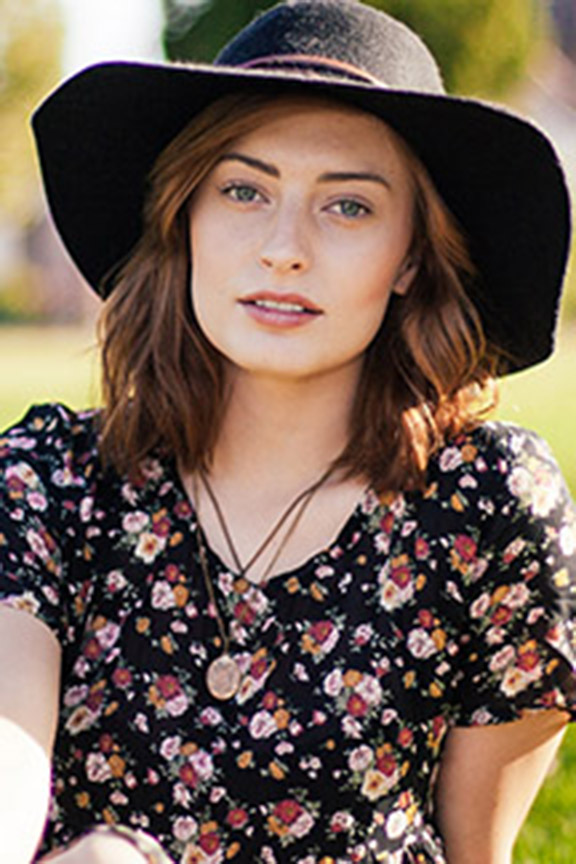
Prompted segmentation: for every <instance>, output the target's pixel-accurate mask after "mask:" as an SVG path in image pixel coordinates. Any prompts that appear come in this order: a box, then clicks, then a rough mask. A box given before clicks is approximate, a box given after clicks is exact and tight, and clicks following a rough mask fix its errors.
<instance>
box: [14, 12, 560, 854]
mask: <svg viewBox="0 0 576 864" xmlns="http://www.w3.org/2000/svg"><path fill="white" fill-rule="evenodd" d="M35 128H36V133H37V138H38V143H39V149H40V155H41V161H42V165H43V171H44V179H45V184H46V189H47V193H48V198H49V201H50V204H51V207H52V211H53V214H54V217H55V220H56V224H57V225H58V228H59V230H60V232H61V235H62V237H63V239H64V242H65V243H66V245H67V247H68V250H69V251H70V253H71V254H72V256H73V258H74V260H75V261H76V263H77V265H78V266H79V268H80V270H81V271H82V272H83V273H84V275H85V276H86V277H87V278H88V280H89V281H90V282H91V284H92V285H93V286H94V287H95V288H96V289H97V290H98V291H99V292H100V293H101V294H102V295H105V296H106V297H107V299H106V302H105V304H104V307H103V313H102V320H101V334H102V348H103V351H102V356H103V370H104V396H105V407H104V409H103V411H102V412H87V413H83V414H80V415H78V414H73V413H72V412H70V411H69V410H68V409H66V408H64V407H62V406H44V407H40V408H37V409H33V410H32V411H31V412H30V413H29V414H28V415H27V417H26V418H25V419H24V420H23V421H22V423H21V424H19V425H18V427H15V428H14V429H12V430H10V431H9V432H8V433H7V434H6V435H5V437H4V438H3V439H2V445H1V446H2V452H3V454H4V458H3V468H4V471H3V493H4V507H3V517H2V528H1V530H2V532H3V543H2V545H1V546H0V552H1V554H2V559H1V560H2V571H1V574H2V575H1V581H0V590H1V596H2V598H3V599H2V608H1V609H0V613H1V620H2V629H1V631H0V641H1V644H2V651H3V655H2V656H3V657H4V658H5V659H6V658H8V661H9V662H6V663H5V664H4V667H3V669H2V683H3V686H2V688H0V709H1V710H0V714H1V715H2V717H3V721H2V726H1V727H0V728H1V729H2V748H3V750H2V752H3V753H5V754H8V753H10V754H11V757H12V762H13V764H14V766H15V767H14V769H13V771H12V773H11V774H9V773H7V772H5V771H3V773H2V777H3V778H4V777H9V779H8V780H3V781H1V782H2V786H3V788H2V792H1V795H2V796H3V798H2V800H3V803H4V806H3V807H0V813H1V814H2V815H1V816H0V819H1V820H2V821H1V822H0V825H1V836H2V838H3V839H2V843H3V848H4V849H9V850H11V851H10V854H11V858H10V859H9V860H10V864H12V862H14V864H20V862H28V861H29V860H31V859H32V858H34V856H35V855H36V858H34V860H50V861H52V862H57V864H76V862H80V861H81V862H83V864H91V862H98V861H103V860H106V862H107V864H109V862H114V864H131V862H133V864H138V862H142V861H145V860H148V861H166V860H168V856H170V858H171V859H172V860H173V861H177V862H179V861H181V862H186V864H191V862H209V864H216V862H220V861H224V860H227V859H231V860H233V859H235V860H237V861H239V862H240V861H241V862H248V861H251V862H252V861H262V862H299V864H316V862H325V864H326V862H331V861H337V862H363V861H372V860H380V861H387V862H435V864H443V862H449V864H461V862H464V861H465V862H467V864H471V862H472V864H473V862H482V864H505V862H509V861H510V855H511V850H512V846H513V843H514V838H515V836H516V834H517V832H518V830H519V827H520V825H521V823H522V821H523V819H524V817H525V815H526V812H527V811H528V809H529V806H530V804H531V801H532V800H533V798H534V796H535V794H536V791H537V789H538V787H539V785H540V783H541V782H542V779H543V777H544V775H545V772H546V770H547V767H548V765H549V763H550V760H551V758H552V756H553V754H554V752H555V750H556V748H557V746H558V743H559V740H560V737H561V734H562V731H563V728H564V726H565V723H566V721H567V720H568V719H570V717H571V716H574V714H575V713H576V712H575V711H574V701H575V695H574V694H575V686H574V684H575V677H574V646H573V641H572V642H571V639H573V635H572V634H573V626H574V599H573V596H574V587H573V586H574V550H575V545H576V544H575V543H574V524H575V517H574V513H573V510H572V509H571V505H570V501H569V498H568V496H567V494H566V492H565V489H564V486H563V484H562V481H561V478H560V476H559V472H558V469H557V467H556V466H555V463H554V462H553V460H552V459H551V457H550V455H549V453H548V451H547V449H546V447H545V445H543V443H542V442H541V441H540V440H539V439H538V438H536V436H534V435H533V434H531V433H528V432H526V431H525V430H521V429H518V428H515V427H510V426H506V425H503V424H496V423H485V422H482V419H481V418H482V416H483V413H484V412H485V411H486V410H487V408H489V407H490V405H491V404H492V402H493V390H494V387H493V376H494V375H495V374H499V373H501V372H503V371H505V370H511V369H519V368H523V367H527V366H530V365H533V364H534V363H536V362H538V361H540V360H542V359H544V357H546V356H547V355H548V354H549V353H550V352H551V350H552V338H553V329H554V319H555V315H556V310H557V303H558V296H559V292H560V284H561V281H562V274H563V270H564V266H565V261H566V254H567V245H568V215H567V198H566V192H565V186H564V181H563V178H562V174H561V171H560V169H559V168H558V165H557V163H556V158H555V155H554V152H553V150H552V149H551V147H550V145H549V143H548V142H547V140H546V139H545V138H544V137H543V136H542V134H541V133H539V132H538V131H536V130H535V129H534V128H533V127H531V126H530V125H529V124H527V123H526V122H525V121H522V120H519V119H517V118H514V117H511V116H509V115H508V114H505V113H504V112H500V111H497V110H495V109H493V108H488V107H486V106H483V105H481V104H480V103H476V102H467V101H461V100H455V99H452V98H449V97H446V96H445V95H443V93H442V88H441V84H440V79H439V76H438V72H437V69H436V66H435V64H434V61H433V59H432V58H431V56H430V54H429V52H428V51H427V49H426V48H425V47H424V46H423V44H422V43H421V42H420V40H419V39H418V38H417V37H416V36H414V34H413V33H411V32H410V31H409V30H407V29H406V28H405V27H404V26H403V25H401V24H399V23H398V22H396V21H394V20H393V19H390V18H389V17H387V16H385V15H383V14H382V13H379V12H376V11H374V10H372V9H370V8H369V7H366V6H364V5H362V4H360V3H357V2H348V0H346V2H335V0H320V2H314V3H312V2H309V0H297V2H291V3H283V4H280V5H279V6H277V7H275V8H274V9H272V10H270V11H268V12H267V13H265V14H264V15H263V16H261V17H260V18H259V19H257V20H256V21H255V22H253V23H252V24H251V25H250V26H249V27H247V28H246V29H245V30H244V31H242V33H240V34H239V35H238V37H237V38H236V39H235V40H234V41H233V42H232V43H231V44H230V45H229V46H228V47H227V48H226V49H224V52H223V53H222V55H221V56H220V58H219V59H218V61H217V63H216V65H214V66H211V67H196V66H191V67H160V66H158V67H156V66H149V65H138V64H136V65H133V64H109V65H104V66H100V67H95V68H94V69H92V70H88V71H86V72H85V73H81V74H80V75H78V76H76V77H75V78H74V79H72V80H71V81H70V82H68V83H67V84H65V85H64V86H63V87H62V88H60V90H58V91H57V92H56V93H55V94H54V95H53V96H52V97H50V98H49V99H48V100H47V102H46V103H45V104H44V105H43V106H42V107H41V108H40V110H39V112H38V114H37V115H36V119H35ZM23 612H28V613H33V614H23ZM3 758H4V759H5V761H7V756H6V757H3ZM50 760H52V761H53V794H52V800H51V804H50V809H49V815H48V821H47V826H46V829H45V832H44V840H43V841H42V844H41V846H40V847H39V850H37V851H36V852H35V850H36V847H37V844H38V842H39V840H40V837H41V834H42V826H43V822H44V819H45V814H46V811H47V808H48V799H49V791H50V789H49V763H50ZM12 814H17V815H18V821H17V820H16V818H12ZM23 814H25V816H26V818H27V819H28V824H27V826H26V830H25V831H23V830H22V818H23Z"/></svg>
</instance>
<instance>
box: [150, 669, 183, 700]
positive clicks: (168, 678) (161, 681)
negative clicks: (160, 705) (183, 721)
mask: <svg viewBox="0 0 576 864" xmlns="http://www.w3.org/2000/svg"><path fill="white" fill-rule="evenodd" d="M156 686H157V688H158V690H159V691H160V695H161V696H162V697H163V698H164V699H174V697H175V696H179V695H180V693H181V692H182V689H181V687H180V682H179V681H178V679H177V678H174V676H173V675H160V676H159V677H158V678H157V679H156Z"/></svg>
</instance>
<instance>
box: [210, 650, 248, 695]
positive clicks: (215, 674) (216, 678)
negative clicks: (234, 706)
mask: <svg viewBox="0 0 576 864" xmlns="http://www.w3.org/2000/svg"><path fill="white" fill-rule="evenodd" d="M241 681H242V673H241V672H240V668H239V666H238V663H237V662H236V660H234V658H233V657H231V656H230V655H229V654H222V656H221V657H217V658H216V660H213V661H212V662H211V663H210V665H209V666H208V669H207V671H206V686H207V687H208V690H209V691H210V693H211V695H212V696H214V698H215V699H221V700H224V699H232V697H233V696H235V695H236V693H237V692H238V690H239V689H240V683H241Z"/></svg>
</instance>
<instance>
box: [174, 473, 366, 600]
mask: <svg viewBox="0 0 576 864" xmlns="http://www.w3.org/2000/svg"><path fill="white" fill-rule="evenodd" d="M170 473H171V474H172V481H173V483H174V489H175V491H176V493H177V496H178V498H179V500H180V501H182V502H184V503H186V504H187V506H188V507H189V509H190V516H189V520H190V522H194V528H195V529H196V525H197V514H196V508H195V506H194V502H193V501H192V500H191V498H190V495H189V494H188V492H187V490H186V487H185V485H184V482H183V480H182V477H181V475H180V472H179V470H178V466H177V464H176V461H175V460H170ZM373 495H375V493H374V491H373V489H372V487H371V485H370V484H368V485H367V486H366V487H364V489H363V490H362V492H361V493H360V496H359V497H358V499H357V500H356V503H355V505H354V507H353V508H352V510H351V511H350V512H349V513H348V516H347V517H346V518H345V519H344V520H343V522H342V524H341V525H340V528H339V529H338V530H337V531H336V532H335V536H334V537H333V538H332V540H330V541H329V542H328V543H326V544H325V545H324V546H322V547H321V548H319V549H317V550H316V551H315V552H313V553H312V554H311V555H309V556H308V557H307V558H306V559H305V560H304V561H302V562H301V563H299V564H296V565H294V566H293V567H289V568H287V569H285V570H281V571H278V573H274V575H272V576H269V577H268V578H267V579H265V580H262V581H261V582H258V581H256V580H252V579H250V578H249V577H248V576H246V575H244V574H242V573H239V572H238V571H237V570H235V568H234V567H233V566H229V565H228V564H227V563H226V562H225V561H224V560H223V559H222V557H221V556H220V555H219V554H218V553H217V552H216V551H215V550H214V549H213V548H212V546H211V545H210V542H209V540H208V538H207V537H206V535H205V534H203V544H204V547H205V549H206V552H207V554H208V557H209V558H210V559H211V561H212V563H213V565H214V566H215V569H216V570H217V572H218V573H229V574H230V576H231V577H232V578H233V579H234V580H237V579H244V580H246V582H248V583H249V584H250V586H251V587H252V588H255V589H257V590H260V591H263V590H267V589H269V588H270V586H271V585H283V584H285V583H286V581H287V580H289V579H293V578H295V577H301V576H303V575H304V574H307V573H311V572H315V571H316V570H317V569H318V568H319V567H321V566H322V565H323V564H325V565H327V566H329V564H330V561H331V559H332V558H333V557H335V552H336V550H344V549H346V548H348V547H349V546H350V544H351V542H352V541H353V538H354V536H355V534H356V532H357V530H359V529H360V527H361V523H362V516H363V515H364V513H365V511H366V509H367V508H366V505H367V503H368V501H369V500H370V498H371V496H373ZM194 539H195V541H196V543H197V537H196V536H195V538H194Z"/></svg>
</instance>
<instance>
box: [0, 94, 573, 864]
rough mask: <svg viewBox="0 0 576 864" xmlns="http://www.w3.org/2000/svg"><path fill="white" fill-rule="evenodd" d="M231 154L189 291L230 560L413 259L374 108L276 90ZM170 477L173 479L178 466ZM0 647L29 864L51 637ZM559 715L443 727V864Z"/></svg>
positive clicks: (194, 223) (488, 828) (76, 852)
mask: <svg viewBox="0 0 576 864" xmlns="http://www.w3.org/2000/svg"><path fill="white" fill-rule="evenodd" d="M233 152H234V153H236V154H241V155H242V157H243V158H242V159H238V158H235V159H227V160H225V161H224V162H222V163H221V164H220V165H219V166H217V168H216V169H215V170H214V171H213V172H212V174H211V175H210V176H209V177H208V178H207V179H206V180H205V182H204V183H203V184H202V187H201V188H200V189H199V190H198V193H197V194H196V196H195V198H194V201H193V202H192V206H191V247H192V254H193V271H192V284H193V289H192V291H193V303H194V307H195V310H196V314H197V316H198V319H199V321H200V323H201V326H202V327H203V328H204V331H205V333H206V335H207V337H208V338H209V339H210V340H211V341H212V342H213V343H214V344H215V345H216V346H217V347H218V348H219V350H220V351H221V352H222V353H223V354H224V356H225V357H226V358H227V373H228V381H229V385H230V388H229V389H230V398H229V402H228V408H227V412H226V414H225V417H224V422H223V426H222V430H221V434H220V437H219V439H218V441H217V445H216V449H215V453H214V459H213V462H212V464H211V472H210V473H211V481H212V484H213V486H214V487H215V489H216V492H217V495H218V498H219V500H220V502H221V504H222V506H223V508H224V511H225V513H226V516H227V519H228V521H229V524H230V525H231V528H232V532H233V536H234V539H235V542H236V544H237V546H238V549H239V552H240V557H241V558H243V559H246V558H247V557H248V555H249V554H250V553H251V552H252V551H253V550H254V548H256V546H257V545H258V544H259V542H260V541H261V539H262V537H263V536H264V535H265V533H266V532H267V531H268V530H269V528H270V525H271V524H272V523H273V522H274V521H275V519H276V517H277V515H278V514H279V513H280V512H281V511H282V510H283V509H284V508H285V507H286V505H287V503H288V501H289V500H291V498H293V497H294V495H295V494H297V493H298V492H300V491H301V490H302V489H303V488H304V487H305V486H307V485H309V484H310V483H311V482H312V481H313V480H315V479H317V478H318V477H319V476H320V475H321V474H322V473H323V472H324V470H325V468H326V465H327V464H328V463H329V462H330V461H331V460H332V459H333V458H334V457H335V456H336V455H337V454H338V453H339V452H340V450H341V449H342V447H343V445H344V443H345V441H346V436H347V429H348V424H349V420H350V412H351V410H352V404H353V398H354V393H355V389H356V386H357V382H358V375H359V371H360V368H361V363H362V356H363V352H364V351H365V349H366V347H367V345H368V344H369V342H370V341H371V339H372V338H373V336H374V334H375V332H376V330H377V328H378V326H379V324H380V321H381V320H382V317H383V316H384V314H385V311H386V308H387V305H388V303H389V300H390V297H391V296H392V294H393V293H399V294H402V293H404V292H406V291H408V290H410V284H411V281H412V279H413V276H414V272H415V271H414V267H415V265H414V264H413V263H412V262H410V260H409V258H408V250H409V247H410V241H411V230H412V226H411V213H412V199H411V185H410V176H409V172H408V171H407V169H406V166H405V165H404V163H403V160H402V157H401V154H400V152H399V151H398V150H397V149H396V147H395V145H394V139H393V137H392V136H391V135H390V133H389V130H388V129H387V128H386V127H385V126H384V124H382V123H381V122H380V121H378V120H376V119H375V118H373V117H370V116H368V115H364V114H361V113H360V112H357V111H354V110H352V109H348V108H342V107H339V106H337V105H334V104H327V105H324V106H321V105H319V103H318V102H317V101H314V102H308V101H306V100H299V101H295V100H287V101H284V102H282V103H280V104H279V106H278V109H277V110H273V111H271V114H270V122H269V123H267V124H266V125H265V126H263V127H261V128H260V129H258V130H255V131H254V132H253V133H251V134H250V135H247V136H245V137H244V138H242V139H240V140H238V141H236V142H234V145H233ZM246 157H249V158H250V159H251V160H254V159H257V160H258V164H260V165H261V164H265V165H266V166H268V167H269V168H270V167H272V168H273V171H272V173H271V172H270V171H263V170H262V169H261V168H256V167H254V163H252V164H251V165H248V164H247V163H246ZM326 172H331V173H333V172H354V173H358V172H361V173H363V174H366V173H370V174H378V175H379V176H381V177H383V178H384V179H385V182H383V183H382V182H380V181H374V180H366V179H364V180H354V181H352V180H346V181H343V180H342V179H339V180H334V179H333V178H332V179H331V180H330V182H328V181H326V180H325V179H321V178H323V175H324V174H326ZM232 190H234V191H232ZM241 190H242V191H241ZM363 207H366V208H367V210H364V209H363ZM214 250H218V254H214ZM261 291H269V292H272V294H273V295H274V296H276V295H278V294H282V292H285V293H286V294H288V295H293V294H294V293H296V294H297V295H298V296H299V297H301V298H302V299H303V301H304V302H306V303H313V304H314V307H315V308H317V309H319V310H320V314H318V315H314V316H313V317H312V318H311V319H310V320H307V319H306V320H305V321H304V322H300V323H299V324H298V326H296V325H295V324H294V326H292V325H290V326H288V325H287V323H286V320H284V321H283V323H282V320H281V321H280V323H279V322H278V321H276V323H273V321H272V320H271V319H270V318H266V315H267V314H269V313H266V312H265V313H263V316H264V317H262V315H260V313H257V314H258V315H260V317H259V318H255V317H254V314H253V311H252V312H251V311H250V310H248V309H247V308H246V306H245V304H244V303H242V302H241V301H242V299H243V298H244V297H245V296H246V294H248V295H253V294H254V292H261ZM270 314H271V315H272V316H273V313H270ZM282 314H286V313H281V314H280V318H281V316H282ZM287 314H290V313H287ZM271 477H273V478H274V482H273V483H271V482H270V478H271ZM183 481H184V483H185V484H186V485H187V486H188V488H189V489H190V488H191V487H190V478H189V477H186V476H184V477H183ZM365 482H366V479H365V478H344V477H342V476H340V475H335V476H334V477H332V479H331V481H330V482H329V483H328V484H326V486H325V487H324V488H323V489H322V490H321V491H320V492H319V493H318V495H317V496H316V497H315V498H314V501H313V502H312V504H311V506H310V508H309V510H308V511H307V515H306V518H305V519H304V520H303V521H302V523H301V524H300V525H299V528H298V543H297V544H292V547H291V546H290V544H288V546H287V548H286V550H285V554H284V556H283V557H282V558H281V559H280V560H279V567H280V568H281V569H282V568H284V567H289V566H293V565H295V564H297V563H300V560H299V559H300V558H302V559H307V558H308V557H309V556H310V554H312V553H313V552H315V551H316V550H317V549H318V548H320V547H322V546H323V545H324V544H325V543H326V542H329V541H330V540H331V539H332V537H333V536H334V534H335V533H336V532H337V531H338V529H339V527H340V526H341V524H342V522H343V521H345V520H346V519H347V518H348V516H349V514H350V511H351V509H352V508H353V506H354V505H355V503H356V501H357V499H358V496H359V495H360V494H361V491H362V489H363V487H364V485H365ZM199 503H200V506H201V509H202V512H203V523H204V528H205V530H206V533H207V535H208V540H209V542H210V544H211V545H212V546H213V548H214V549H215V550H216V551H217V552H218V553H219V554H221V555H222V557H223V558H225V548H224V547H223V546H222V540H221V538H220V537H219V534H218V526H217V523H216V521H215V519H214V514H213V513H212V512H211V511H210V508H209V506H208V502H207V501H206V500H204V498H202V499H201V500H200V502H199ZM294 545H295V546H296V547H297V548H296V549H294ZM264 563H265V562H264ZM254 578H256V579H257V578H258V573H256V574H254ZM0 656H2V658H3V660H4V662H3V663H2V664H1V665H0V766H2V770H0V804H1V802H12V804H13V810H12V811H11V812H12V813H14V812H18V813H27V814H28V818H29V830H27V831H26V832H23V831H22V830H21V828H20V825H21V823H19V825H18V829H17V830H16V831H15V830H14V828H13V823H14V822H15V819H14V816H13V815H11V812H10V811H9V810H8V807H7V804H6V806H0V837H2V850H3V859H2V860H3V861H4V860H6V862H7V864H29V861H30V859H31V855H32V854H33V850H34V848H35V846H36V844H37V842H38V840H39V838H40V834H41V826H42V823H43V821H44V818H45V814H46V809H47V805H48V796H49V778H48V765H49V759H50V755H51V750H52V746H53V739H54V733H55V727H56V720H57V703H58V693H59V668H60V649H59V647H58V645H57V642H56V640H55V638H54V636H53V634H52V633H51V632H50V631H49V630H48V629H47V628H46V626H45V625H44V624H42V623H41V622H39V621H37V620H35V619H33V618H32V616H29V615H26V614H25V613H23V612H14V611H10V610H3V609H0ZM564 723H565V717H564V715H562V714H561V713H560V712H556V711H546V712H541V713H539V714H537V715H528V716H526V717H525V718H523V719H522V720H520V721H518V722H516V723H509V724H504V725H501V726H489V727H482V728H470V729H462V728H456V729H453V730H452V731H451V732H450V733H449V735H448V739H447V745H446V749H445V753H444V756H443V759H442V764H441V771H440V775H439V779H438V783H437V788H436V797H437V818H438V822H439V826H440V829H441V831H442V834H443V836H444V838H445V841H446V848H447V860H448V864H509V862H510V861H511V849H512V846H513V843H514V839H515V837H516V834H517V832H518V829H519V827H520V824H521V822H522V820H523V819H524V816H525V814H526V812H527V810H528V808H529V806H530V803H531V801H532V799H533V798H534V796H535V794H536V792H537V790H538V788H539V786H540V784H541V782H542V778H543V777H544V775H545V773H546V770H547V768H548V766H549V764H550V761H551V759H552V757H553V754H554V752H555V750H556V748H557V746H558V743H559V741H560V737H561V734H562V728H563V726H564ZM4 769H5V770H4ZM2 781H4V782H2ZM2 796H3V797H2ZM2 820H3V821H2ZM5 838H8V839H7V842H5ZM6 850H9V852H7V851H6ZM44 860H45V861H48V860H50V862H51V864H80V862H81V864H101V862H104V861H105V862H106V864H138V862H139V861H142V860H143V859H142V856H140V854H139V853H138V852H137V851H136V850H134V849H133V847H132V846H130V845H129V844H127V843H126V842H125V841H122V840H119V839H117V838H110V837H87V838H86V839H84V840H83V841H81V842H80V843H76V844H73V845H72V846H70V847H69V848H68V849H66V850H60V851H59V852H57V853H55V854H52V855H51V856H48V858H46V859H44Z"/></svg>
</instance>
